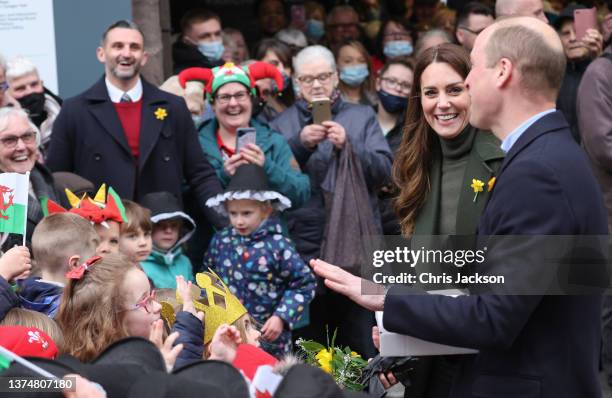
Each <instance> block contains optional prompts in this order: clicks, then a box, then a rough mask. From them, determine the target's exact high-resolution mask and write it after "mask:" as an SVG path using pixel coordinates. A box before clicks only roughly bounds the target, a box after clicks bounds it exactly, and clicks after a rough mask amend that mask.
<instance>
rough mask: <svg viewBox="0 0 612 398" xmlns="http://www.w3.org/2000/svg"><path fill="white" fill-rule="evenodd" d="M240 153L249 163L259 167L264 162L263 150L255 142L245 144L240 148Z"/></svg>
mask: <svg viewBox="0 0 612 398" xmlns="http://www.w3.org/2000/svg"><path fill="white" fill-rule="evenodd" d="M240 154H241V155H242V158H243V159H246V160H247V161H248V162H249V163H253V164H256V165H258V166H260V167H263V165H264V163H265V162H266V155H264V153H263V151H262V150H261V148H260V147H258V146H257V144H247V145H246V146H244V147H242V148H240Z"/></svg>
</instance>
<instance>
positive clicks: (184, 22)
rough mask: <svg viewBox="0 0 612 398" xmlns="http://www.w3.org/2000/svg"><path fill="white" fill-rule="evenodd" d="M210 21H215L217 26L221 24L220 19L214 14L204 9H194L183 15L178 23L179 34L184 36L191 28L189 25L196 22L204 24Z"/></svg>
mask: <svg viewBox="0 0 612 398" xmlns="http://www.w3.org/2000/svg"><path fill="white" fill-rule="evenodd" d="M211 19H216V20H217V21H218V22H219V24H221V18H219V15H217V14H215V13H214V12H212V11H209V10H206V9H204V8H194V9H192V10H189V11H187V12H186V13H185V15H183V17H182V18H181V22H180V27H181V34H183V35H184V34H185V32H186V31H187V30H188V29H189V28H191V25H193V24H194V23H198V22H206V21H208V20H211Z"/></svg>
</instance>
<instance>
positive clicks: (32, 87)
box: [6, 57, 62, 154]
mask: <svg viewBox="0 0 612 398" xmlns="http://www.w3.org/2000/svg"><path fill="white" fill-rule="evenodd" d="M6 82H7V84H8V94H9V95H10V96H11V97H13V98H14V99H16V100H17V101H18V102H19V104H20V105H21V107H22V108H23V109H25V110H26V111H28V114H29V116H30V119H31V120H32V122H34V124H35V125H36V127H38V128H39V129H40V131H41V137H40V139H41V147H40V149H41V151H42V152H43V154H44V151H45V150H46V149H47V147H48V145H49V140H50V139H51V131H52V129H53V122H54V121H55V118H56V117H57V115H58V114H59V112H60V109H61V104H62V101H61V99H60V98H59V97H57V96H56V95H54V94H53V93H51V92H50V91H49V90H47V89H46V88H45V87H44V86H43V81H42V80H41V79H40V76H39V74H38V69H37V68H36V65H34V63H33V62H32V61H30V60H29V59H27V58H24V57H16V58H13V59H11V60H9V61H8V63H7V67H6Z"/></svg>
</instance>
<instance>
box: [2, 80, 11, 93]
mask: <svg viewBox="0 0 612 398" xmlns="http://www.w3.org/2000/svg"><path fill="white" fill-rule="evenodd" d="M8 88H9V85H8V83H7V82H6V81H4V82H0V91H6V90H8Z"/></svg>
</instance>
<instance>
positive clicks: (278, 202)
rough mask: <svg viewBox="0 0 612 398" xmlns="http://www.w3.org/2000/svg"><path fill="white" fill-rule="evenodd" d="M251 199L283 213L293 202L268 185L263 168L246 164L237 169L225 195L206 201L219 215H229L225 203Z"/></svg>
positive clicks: (221, 194)
mask: <svg viewBox="0 0 612 398" xmlns="http://www.w3.org/2000/svg"><path fill="white" fill-rule="evenodd" d="M241 199H250V200H256V201H259V202H268V201H271V202H272V207H274V209H276V210H278V211H282V210H285V209H288V208H289V207H291V201H290V200H289V199H288V198H287V197H286V196H283V195H281V194H280V193H278V192H276V191H272V190H271V189H270V186H269V185H268V176H267V175H266V172H265V170H264V169H263V167H261V166H258V165H256V164H251V163H249V164H244V165H242V166H240V167H238V168H237V169H236V172H235V173H234V176H233V177H232V179H231V180H230V183H229V185H228V186H227V188H226V189H225V191H224V192H223V193H220V194H218V195H217V196H213V197H212V198H210V199H208V200H207V201H206V206H208V207H212V208H213V209H215V210H216V211H217V212H218V213H220V214H222V215H227V210H226V209H225V202H226V201H228V200H241Z"/></svg>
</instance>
